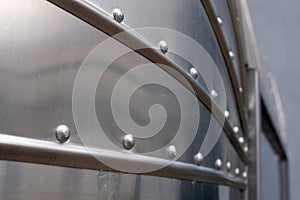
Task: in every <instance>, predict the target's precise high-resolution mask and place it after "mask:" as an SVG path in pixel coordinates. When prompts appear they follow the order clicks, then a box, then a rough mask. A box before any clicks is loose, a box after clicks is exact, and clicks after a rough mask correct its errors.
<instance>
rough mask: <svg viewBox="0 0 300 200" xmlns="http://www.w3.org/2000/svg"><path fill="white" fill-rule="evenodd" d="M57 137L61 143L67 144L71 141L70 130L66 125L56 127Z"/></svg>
mask: <svg viewBox="0 0 300 200" xmlns="http://www.w3.org/2000/svg"><path fill="white" fill-rule="evenodd" d="M55 135H56V139H57V140H58V141H59V142H60V143H66V142H68V141H69V139H70V136H71V131H70V128H69V127H68V126H66V125H64V124H62V125H59V126H57V127H56V130H55Z"/></svg>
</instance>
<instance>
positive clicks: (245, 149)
mask: <svg viewBox="0 0 300 200" xmlns="http://www.w3.org/2000/svg"><path fill="white" fill-rule="evenodd" d="M244 152H245V153H247V152H248V146H247V145H246V146H245V147H244Z"/></svg>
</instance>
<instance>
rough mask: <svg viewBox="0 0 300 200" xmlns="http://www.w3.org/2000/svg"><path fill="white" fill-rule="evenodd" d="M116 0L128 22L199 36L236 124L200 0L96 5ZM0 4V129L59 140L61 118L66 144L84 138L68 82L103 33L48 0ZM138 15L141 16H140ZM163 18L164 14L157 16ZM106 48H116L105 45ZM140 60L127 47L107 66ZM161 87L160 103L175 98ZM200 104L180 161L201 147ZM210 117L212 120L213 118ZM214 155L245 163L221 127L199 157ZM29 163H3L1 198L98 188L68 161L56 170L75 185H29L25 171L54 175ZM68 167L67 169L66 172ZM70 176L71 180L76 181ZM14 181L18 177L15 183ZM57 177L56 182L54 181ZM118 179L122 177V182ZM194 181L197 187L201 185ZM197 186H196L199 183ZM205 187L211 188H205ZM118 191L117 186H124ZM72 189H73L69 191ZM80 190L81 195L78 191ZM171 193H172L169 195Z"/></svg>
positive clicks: (208, 161)
mask: <svg viewBox="0 0 300 200" xmlns="http://www.w3.org/2000/svg"><path fill="white" fill-rule="evenodd" d="M95 3H99V2H95ZM116 3H118V7H119V8H120V9H121V10H122V12H123V13H124V16H125V18H124V23H126V24H128V25H129V26H132V27H141V26H159V27H164V28H170V29H173V30H177V31H181V32H183V33H185V34H187V35H189V36H190V37H192V38H194V39H195V40H196V41H198V42H199V43H200V44H201V45H202V46H203V47H204V48H205V49H206V50H207V51H208V52H209V54H210V56H211V57H212V58H213V60H214V62H215V63H216V64H217V66H218V69H219V70H220V72H221V74H222V76H223V77H224V82H225V85H226V93H227V102H228V110H230V119H229V120H230V123H231V124H232V125H238V126H240V122H239V117H238V112H237V108H236V103H235V100H234V99H235V98H234V95H233V92H232V88H231V85H230V81H229V76H228V73H227V72H226V68H225V66H224V65H225V64H224V61H223V58H222V56H221V53H220V50H219V48H218V44H217V42H216V39H215V37H214V35H213V31H212V29H211V26H210V23H209V21H208V19H207V17H206V14H205V12H204V10H203V8H202V6H201V4H200V2H199V1H186V2H182V1H176V2H172V4H173V5H174V8H176V9H178V10H173V11H172V10H168V12H166V10H165V9H166V8H170V7H169V6H168V3H170V2H167V1H166V2H165V1H164V2H161V3H164V4H163V5H160V7H153V9H154V10H156V11H158V12H160V13H161V15H160V18H158V16H159V15H158V14H157V15H153V11H152V10H151V9H150V8H151V6H158V4H156V3H153V2H152V3H149V5H147V6H148V8H147V9H149V10H148V11H147V10H143V9H145V8H146V7H147V6H146V5H141V3H138V2H135V4H134V3H132V5H130V4H125V3H124V2H114V1H106V2H100V4H99V6H100V7H102V8H104V9H107V11H108V12H110V10H111V9H112V8H114V7H116ZM193 8H196V9H193ZM186 10H190V11H191V13H189V14H184V15H181V16H180V17H176V16H172V14H173V15H174V13H176V12H177V13H178V12H179V13H180V12H184V11H186ZM0 11H1V16H3V18H1V20H0V27H1V30H3V31H1V33H0V35H1V37H0V38H1V39H0V54H1V55H2V59H1V60H0V72H1V73H0V110H1V113H0V120H1V124H0V131H1V132H2V133H4V134H10V135H14V136H22V137H28V138H33V139H39V140H46V141H49V142H56V138H55V134H54V132H55V127H57V126H58V125H59V124H66V125H68V127H70V130H71V132H72V136H71V139H70V141H69V143H70V144H71V145H73V144H74V145H82V142H81V140H80V138H79V136H78V133H77V132H76V128H75V125H74V122H73V115H72V89H73V83H74V79H75V76H76V73H77V70H78V67H79V66H80V65H81V63H82V62H83V60H84V59H85V57H86V56H87V55H88V54H89V53H90V51H91V50H92V49H93V48H94V47H95V46H96V45H98V44H99V43H100V42H101V41H103V40H105V39H106V38H108V36H107V35H106V34H104V33H103V32H101V31H98V30H96V29H95V28H93V27H91V26H90V25H88V24H86V23H84V22H83V21H81V20H79V19H77V18H76V17H74V16H72V15H71V14H68V13H66V12H65V11H63V10H61V9H60V8H58V7H56V6H54V5H52V4H51V3H49V2H42V1H38V0H26V1H24V0H22V1H21V0H16V1H9V2H7V3H6V4H5V5H3V6H1V8H0ZM141 14H144V15H141ZM150 14H151V15H150ZM141 16H143V17H144V18H141ZM149 16H151V17H149ZM154 17H156V18H154ZM151 18H152V19H151ZM161 18H163V19H164V20H161ZM186 21H188V22H189V24H188V23H185V22H186ZM141 22H143V24H141ZM158 39H160V40H161V39H164V40H166V41H168V37H167V36H163V35H162V36H161V37H159V38H149V40H150V41H151V40H152V41H153V45H154V43H155V45H157V42H154V41H160V40H158ZM169 45H171V46H173V47H172V48H176V44H174V43H173V44H169ZM108 53H113V52H110V51H109V50H108ZM167 56H168V57H169V58H170V59H171V60H174V61H175V62H176V63H178V64H179V65H181V66H184V70H186V71H188V70H187V69H189V65H188V64H186V62H184V61H183V60H182V59H180V58H178V57H176V56H175V55H172V54H167ZM100 61H101V59H100ZM144 62H149V61H147V60H146V59H144V58H142V57H141V56H140V55H138V54H136V53H130V54H128V55H125V56H124V57H121V58H119V59H118V60H116V61H115V62H114V66H115V68H114V69H113V70H111V71H110V72H108V74H110V73H111V74H113V75H115V76H116V77H118V76H119V75H120V74H118V73H119V71H120V70H122V69H124V68H127V69H128V68H130V67H132V66H134V65H136V64H137V63H144ZM198 67H199V66H198ZM90 73H92V72H90ZM87 75H89V74H87ZM111 82H112V80H108V82H107V84H106V85H104V91H106V90H108V89H109V87H110V84H111ZM200 84H201V83H200ZM87 85H88V84H87ZM216 89H218V88H216ZM143 92H145V94H146V95H145V96H144V97H143V98H144V99H145V101H146V102H145V103H146V104H151V97H152V96H153V95H155V94H157V92H158V90H156V89H155V88H148V89H145V90H144V91H143ZM160 92H161V95H162V96H164V97H163V98H162V100H161V101H162V104H163V105H168V104H169V103H170V100H172V95H171V94H169V93H167V92H165V91H164V90H161V91H160ZM159 94H160V93H159ZM97 98H98V99H100V103H99V104H97V105H96V110H97V109H100V111H103V110H101V109H104V106H105V105H106V104H103V101H101V95H100V96H99V94H98V96H96V99H97ZM169 105H171V108H172V106H173V108H174V107H175V106H176V102H175V103H174V104H173V105H172V104H169ZM199 107H200V110H201V120H200V122H199V125H200V128H199V130H198V134H197V137H196V139H195V140H194V142H193V143H192V145H191V146H190V148H189V149H188V151H187V152H186V153H185V154H184V155H183V156H182V157H181V158H180V161H182V162H185V163H194V161H193V158H194V157H193V156H194V155H195V154H196V153H197V152H198V150H199V148H200V145H201V144H202V142H203V138H204V135H205V133H206V129H207V126H208V123H209V122H210V121H211V120H213V119H212V118H211V114H210V113H209V112H208V111H207V110H206V108H205V107H204V106H203V105H202V104H199ZM170 110H171V111H172V112H171V114H172V113H173V114H174V113H175V112H174V111H173V110H172V109H170ZM142 111H143V110H142ZM175 114H176V113H175ZM136 115H137V116H138V117H139V115H141V116H142V118H140V119H141V123H146V122H147V118H146V117H143V116H144V114H143V112H141V111H140V113H136ZM138 117H137V118H138ZM110 119H111V118H109V117H107V118H105V119H104V120H106V121H104V122H105V124H106V128H107V130H110V131H109V133H112V134H111V137H110V139H111V140H112V141H114V142H115V144H117V145H120V146H122V140H121V139H122V137H119V136H120V135H118V134H115V133H118V132H117V131H111V128H112V127H111V124H112V121H111V120H110ZM176 122H177V121H173V124H176ZM215 124H216V126H217V123H215ZM114 134H115V135H114ZM169 137H170V135H168V137H161V138H162V139H161V140H157V141H153V142H149V143H148V144H147V143H146V142H144V143H143V142H142V140H140V141H137V142H139V145H136V146H135V148H136V149H141V150H144V151H147V150H151V149H152V148H154V147H157V146H161V145H163V144H165V143H166V142H167V141H169ZM137 144H138V143H137ZM218 158H221V159H222V160H223V161H224V163H225V162H227V161H230V162H231V163H232V165H233V168H236V167H239V168H240V169H243V167H244V166H243V164H241V161H240V159H239V157H238V155H237V154H236V151H235V149H234V148H233V147H232V145H231V141H228V138H227V137H226V136H225V134H224V133H223V134H222V136H221V138H220V139H219V141H218V143H217V145H216V146H215V147H214V149H212V151H211V152H210V154H209V155H208V156H207V157H206V158H205V159H204V161H203V166H205V167H213V166H214V163H215V160H216V159H218ZM4 163H5V162H4ZM46 164H47V163H46ZM23 166H24V169H23ZM26 166H28V164H16V165H14V164H8V166H7V168H6V169H5V173H6V174H8V175H7V179H11V183H10V182H5V183H3V184H4V186H3V187H2V188H3V190H4V191H7V192H4V193H3V194H2V195H4V196H3V198H4V199H9V198H11V199H18V198H21V197H23V198H22V199H26V198H29V196H30V194H31V192H32V190H33V189H36V193H34V194H31V197H32V198H31V199H34V198H36V199H39V198H40V197H41V196H40V195H44V194H45V193H46V194H47V195H45V198H51V197H50V196H51V195H54V196H55V198H57V199H62V198H63V197H64V198H63V199H66V198H70V199H74V198H77V197H78V199H82V198H83V196H85V195H86V196H89V195H91V196H92V198H93V197H94V196H93V195H95V192H94V191H92V192H91V191H89V189H88V188H83V187H85V184H81V183H80V181H77V180H78V179H81V178H83V179H85V178H84V177H85V176H81V175H80V173H88V172H89V171H80V173H77V171H76V173H75V172H73V171H72V170H73V169H66V168H63V169H62V168H60V169H61V171H64V170H65V171H66V174H64V175H61V176H63V177H64V178H65V179H68V178H70V179H73V178H72V177H73V176H72V173H73V174H74V176H75V178H74V179H73V180H75V182H76V184H75V186H74V188H71V186H69V188H68V187H67V186H66V187H67V188H65V189H64V187H63V186H64V184H63V183H64V181H63V180H61V181H59V179H55V181H58V182H59V184H55V183H54V185H53V183H50V184H49V185H51V187H53V189H49V190H47V189H45V188H44V187H43V186H42V185H43V184H41V188H40V189H39V188H38V187H36V188H33V187H30V189H29V190H27V189H26V184H25V183H26V182H27V181H26V179H29V182H30V181H31V180H32V182H33V183H36V180H35V178H40V179H44V177H46V178H45V179H50V180H51V178H53V179H54V177H56V176H54V175H53V176H52V174H51V170H49V171H48V169H50V168H51V167H49V166H43V167H40V169H37V170H35V171H38V170H41V171H42V172H40V174H39V175H40V176H29V174H31V173H34V170H32V171H31V172H26V170H31V169H28V167H27V169H26ZM222 170H223V171H225V170H226V169H225V168H224V169H222ZM13 171H14V172H15V174H16V175H18V173H19V174H21V175H22V174H24V175H25V176H28V177H27V178H26V177H22V176H21V175H20V176H18V177H14V176H13ZM37 173H38V172H37ZM58 174H61V172H58ZM68 174H71V175H70V176H69V175H68ZM57 176H58V175H57ZM132 176H134V175H132ZM76 177H78V178H76ZM23 181H24V182H23ZM109 181H111V182H112V186H111V187H112V188H113V186H115V185H116V184H119V183H118V181H119V177H118V178H117V179H114V178H111V179H110V180H109ZM71 182H72V183H74V182H73V181H71ZM126 183H127V182H126ZM14 184H16V185H17V186H16V188H18V187H19V191H20V193H18V192H15V193H13V191H12V190H11V189H9V188H13V187H14ZM18 184H20V185H19V186H18ZM44 184H45V183H44ZM59 185H61V186H60V187H59ZM120 187H123V184H120ZM199 187H200V188H201V187H202V186H199ZM20 188H21V189H20ZM173 189H174V188H173ZM198 189H199V188H198ZM198 189H197V190H198ZM170 190H171V189H170ZM187 190H190V191H192V192H189V193H188V192H182V194H181V190H179V191H180V194H178V195H175V197H176V198H178V199H189V197H191V196H190V195H195V196H194V197H193V196H192V197H193V198H196V197H201V195H206V194H204V193H203V192H202V193H199V194H198V192H193V191H194V189H191V188H190V186H188V187H187ZM199 190H200V191H201V189H199ZM203 190H204V189H203ZM207 190H209V188H208V189H207ZM28 191H29V192H28ZM76 191H77V194H78V193H80V194H79V196H76V195H75V194H76ZM119 191H121V189H120V190H119ZM213 191H214V192H211V193H208V194H207V195H209V196H210V198H212V199H217V198H218V197H217V193H215V189H213ZM72 192H74V195H73V193H72ZM50 194H51V195H50ZM166 194H167V195H168V194H169V192H166ZM5 195H6V196H5ZM18 195H19V196H18ZM35 195H36V196H35ZM68 195H69V197H68ZM80 195H83V196H81V198H80ZM108 195H110V194H108ZM128 195H130V192H128ZM145 195H152V192H151V193H149V192H148V193H145ZM153 195H154V194H153ZM100 196H101V195H100ZM178 196H179V197H178ZM14 197H16V198H14ZM72 197H74V198H72ZM98 197H99V196H97V198H98ZM176 198H171V197H170V199H176ZM1 199H2V198H1ZM137 199H138V198H137ZM141 199H143V198H141Z"/></svg>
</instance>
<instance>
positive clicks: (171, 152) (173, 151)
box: [167, 145, 177, 159]
mask: <svg viewBox="0 0 300 200" xmlns="http://www.w3.org/2000/svg"><path fill="white" fill-rule="evenodd" d="M167 153H168V156H169V158H170V159H174V158H175V157H176V155H177V150H176V147H175V146H174V145H170V146H169V147H168V148H167Z"/></svg>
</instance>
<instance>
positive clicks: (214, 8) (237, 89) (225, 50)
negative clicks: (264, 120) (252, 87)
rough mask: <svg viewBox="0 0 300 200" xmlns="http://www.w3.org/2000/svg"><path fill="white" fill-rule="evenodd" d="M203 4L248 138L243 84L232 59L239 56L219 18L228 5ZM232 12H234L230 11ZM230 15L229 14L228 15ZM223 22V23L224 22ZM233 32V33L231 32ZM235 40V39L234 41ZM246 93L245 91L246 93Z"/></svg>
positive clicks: (203, 1)
mask: <svg viewBox="0 0 300 200" xmlns="http://www.w3.org/2000/svg"><path fill="white" fill-rule="evenodd" d="M202 3H203V5H204V7H205V10H206V12H207V14H208V16H209V19H210V21H211V24H212V25H213V28H214V32H215V34H216V36H217V39H218V42H219V45H220V48H221V50H222V54H223V57H224V59H225V62H226V67H227V71H228V73H229V76H230V80H231V83H232V87H233V92H234V95H235V101H236V104H237V108H238V113H239V118H240V120H241V125H242V127H241V128H242V130H243V131H244V132H245V136H246V137H247V124H246V114H245V113H246V112H245V107H244V102H243V99H242V94H241V91H242V93H243V88H242V90H241V86H242V85H241V84H239V81H238V76H237V73H236V71H235V70H234V67H233V63H232V59H233V58H235V57H237V56H239V55H235V54H234V53H233V52H230V50H229V47H228V46H227V45H228V44H227V43H226V40H225V36H224V34H225V33H224V32H223V31H222V24H223V23H222V24H221V23H220V19H219V18H218V17H219V16H218V10H223V11H224V10H227V9H228V8H227V4H219V3H218V4H214V3H213V2H212V1H210V0H202ZM219 6H220V7H222V6H226V8H218V7H219ZM230 12H232V11H230ZM227 15H228V13H227ZM222 22H223V21H222ZM229 23H230V22H228V24H227V26H228V25H229ZM227 28H228V29H230V28H229V27H227ZM231 32H232V31H231ZM232 40H234V39H232ZM244 92H245V91H244Z"/></svg>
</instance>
